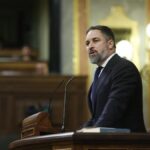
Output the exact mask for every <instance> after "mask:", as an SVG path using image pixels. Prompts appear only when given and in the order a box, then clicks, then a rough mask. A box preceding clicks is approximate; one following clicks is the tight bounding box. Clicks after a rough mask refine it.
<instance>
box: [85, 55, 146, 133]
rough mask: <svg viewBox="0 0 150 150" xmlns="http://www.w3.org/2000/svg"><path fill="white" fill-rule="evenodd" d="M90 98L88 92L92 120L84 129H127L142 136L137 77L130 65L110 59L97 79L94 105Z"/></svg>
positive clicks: (119, 59) (140, 99)
mask: <svg viewBox="0 0 150 150" xmlns="http://www.w3.org/2000/svg"><path fill="white" fill-rule="evenodd" d="M90 95H91V88H90V91H89V96H88V98H89V101H88V102H89V108H90V111H91V114H92V117H91V119H90V120H89V121H88V122H87V123H85V124H84V127H87V126H95V127H115V128H129V129H130V130H131V131H133V132H145V127H144V121H143V110H142V108H143V106H142V102H143V101H142V83H141V77H140V74H139V72H138V70H137V68H136V67H135V65H134V64H133V63H132V62H130V61H128V60H126V59H124V58H121V57H119V56H118V55H117V54H116V55H114V56H113V57H112V58H111V60H110V61H109V62H108V63H107V65H106V67H105V68H104V69H103V71H102V73H101V76H100V77H99V79H98V82H97V87H96V91H95V95H94V97H93V99H94V101H95V103H94V104H92V103H93V102H91V96H90ZM92 105H94V107H92Z"/></svg>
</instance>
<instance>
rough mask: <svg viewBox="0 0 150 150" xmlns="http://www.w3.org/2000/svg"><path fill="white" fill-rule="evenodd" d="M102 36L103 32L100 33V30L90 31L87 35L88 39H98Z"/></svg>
mask: <svg viewBox="0 0 150 150" xmlns="http://www.w3.org/2000/svg"><path fill="white" fill-rule="evenodd" d="M100 36H102V33H101V31H99V30H90V31H89V32H88V33H87V35H86V39H92V38H96V37H100Z"/></svg>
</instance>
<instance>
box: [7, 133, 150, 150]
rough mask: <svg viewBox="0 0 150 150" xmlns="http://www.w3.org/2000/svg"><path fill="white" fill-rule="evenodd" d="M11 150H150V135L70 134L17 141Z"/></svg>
mask: <svg viewBox="0 0 150 150" xmlns="http://www.w3.org/2000/svg"><path fill="white" fill-rule="evenodd" d="M9 150H150V134H148V133H126V134H122V133H73V132H72V133H71V132H70V133H69V132H68V133H61V134H51V135H46V136H37V137H31V138H25V139H21V140H16V141H14V142H12V143H10V144H9Z"/></svg>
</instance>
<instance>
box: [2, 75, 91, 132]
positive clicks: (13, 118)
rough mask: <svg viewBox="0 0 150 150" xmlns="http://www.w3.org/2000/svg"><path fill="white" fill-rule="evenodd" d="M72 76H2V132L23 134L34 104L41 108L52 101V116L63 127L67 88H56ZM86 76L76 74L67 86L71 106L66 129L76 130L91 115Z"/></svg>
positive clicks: (67, 109)
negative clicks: (25, 120) (23, 125)
mask: <svg viewBox="0 0 150 150" xmlns="http://www.w3.org/2000/svg"><path fill="white" fill-rule="evenodd" d="M70 77H71V76H63V75H47V76H36V75H28V76H23V75H22V76H0V120H1V123H0V135H9V133H12V132H18V133H19V134H20V133H21V122H22V121H23V119H24V118H25V117H27V116H25V113H26V111H27V109H28V108H29V107H30V106H34V107H36V108H40V107H41V106H47V107H48V104H49V100H50V101H51V112H50V114H51V119H52V123H53V124H54V126H59V127H61V125H62V118H63V116H62V114H63V102H64V89H65V87H64V86H65V84H63V85H62V86H61V87H59V89H57V91H56V92H55V93H54V89H55V88H56V87H57V86H58V84H60V82H62V80H64V81H67V80H68V79H69V78H70ZM86 81H87V78H86V77H85V76H76V77H75V78H74V79H73V80H72V81H71V83H70V84H69V85H68V88H67V105H66V106H67V107H66V112H67V113H66V120H65V129H66V130H67V131H72V130H75V129H77V128H79V127H80V125H81V124H82V123H83V122H84V121H85V120H86V119H87V118H88V113H87V104H86Z"/></svg>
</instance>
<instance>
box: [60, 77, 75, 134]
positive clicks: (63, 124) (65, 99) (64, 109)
mask: <svg viewBox="0 0 150 150" xmlns="http://www.w3.org/2000/svg"><path fill="white" fill-rule="evenodd" d="M73 78H74V76H72V77H71V78H70V79H69V80H68V81H67V83H66V84H65V93H64V105H63V106H64V107H63V120H62V127H61V131H62V132H64V130H65V117H66V101H67V86H68V84H69V83H70V82H71V81H72V80H73Z"/></svg>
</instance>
